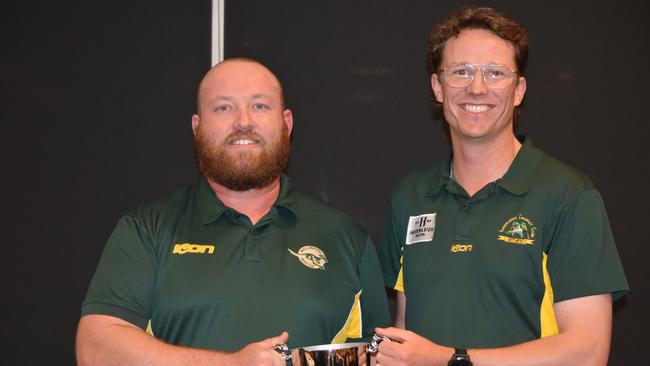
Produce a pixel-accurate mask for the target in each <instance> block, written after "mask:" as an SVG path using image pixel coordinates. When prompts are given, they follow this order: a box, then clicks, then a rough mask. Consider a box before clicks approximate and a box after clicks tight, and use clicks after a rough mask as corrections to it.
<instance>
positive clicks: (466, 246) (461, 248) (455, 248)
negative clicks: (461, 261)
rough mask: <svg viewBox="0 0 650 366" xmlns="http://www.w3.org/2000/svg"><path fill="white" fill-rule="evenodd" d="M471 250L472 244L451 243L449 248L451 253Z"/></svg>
mask: <svg viewBox="0 0 650 366" xmlns="http://www.w3.org/2000/svg"><path fill="white" fill-rule="evenodd" d="M471 251H472V244H453V245H452V246H451V249H450V252H452V253H457V252H471Z"/></svg>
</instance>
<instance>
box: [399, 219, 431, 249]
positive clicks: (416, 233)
mask: <svg viewBox="0 0 650 366" xmlns="http://www.w3.org/2000/svg"><path fill="white" fill-rule="evenodd" d="M435 231H436V213H435V212H434V213H430V214H424V215H419V216H409V224H408V227H407V228H406V240H405V243H406V245H411V244H413V243H419V242H423V241H431V240H433V233H434V232H435Z"/></svg>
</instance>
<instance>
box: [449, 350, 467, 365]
mask: <svg viewBox="0 0 650 366" xmlns="http://www.w3.org/2000/svg"><path fill="white" fill-rule="evenodd" d="M447 366H472V361H471V360H470V359H469V355H468V354H467V350H466V349H462V348H456V350H455V351H454V355H453V356H451V360H449V362H448V363H447Z"/></svg>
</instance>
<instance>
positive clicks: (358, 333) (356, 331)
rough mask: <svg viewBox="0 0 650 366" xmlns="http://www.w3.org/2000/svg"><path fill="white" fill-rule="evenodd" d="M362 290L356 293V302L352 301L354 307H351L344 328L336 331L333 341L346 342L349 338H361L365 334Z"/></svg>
mask: <svg viewBox="0 0 650 366" xmlns="http://www.w3.org/2000/svg"><path fill="white" fill-rule="evenodd" d="M361 291H363V290H361ZM361 291H359V292H357V294H356V295H354V303H352V309H350V314H349V315H348V319H347V320H346V321H345V324H344V325H343V328H341V330H339V332H338V333H336V336H334V339H332V343H345V341H347V339H348V338H361V337H362V336H363V324H362V320H361V319H362V318H361Z"/></svg>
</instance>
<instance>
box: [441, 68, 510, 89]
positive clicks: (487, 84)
mask: <svg viewBox="0 0 650 366" xmlns="http://www.w3.org/2000/svg"><path fill="white" fill-rule="evenodd" d="M458 66H469V68H470V69H472V71H473V72H474V73H473V74H472V77H471V78H467V80H469V81H468V82H467V83H466V84H465V85H463V86H452V85H449V82H448V81H447V70H448V69H450V68H452V67H458ZM495 66H498V67H503V68H506V69H508V70H510V71H511V72H512V78H511V79H510V82H509V83H508V85H506V86H502V87H499V88H496V87H494V86H491V85H490V84H489V83H488V81H487V79H486V78H485V69H486V68H488V67H495ZM479 70H480V71H481V76H482V78H483V82H484V83H485V86H487V87H488V88H490V89H497V90H501V89H506V88H508V87H510V86H511V85H512V84H513V82H514V81H515V80H518V78H519V71H517V70H516V69H513V68H511V67H510V66H506V65H500V64H455V65H449V66H445V67H443V68H441V69H439V70H438V75H440V74H442V75H444V79H445V82H446V83H447V85H449V87H450V88H459V89H460V88H466V87H467V86H468V85H470V84H471V83H472V82H473V81H474V77H476V72H477V71H479Z"/></svg>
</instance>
